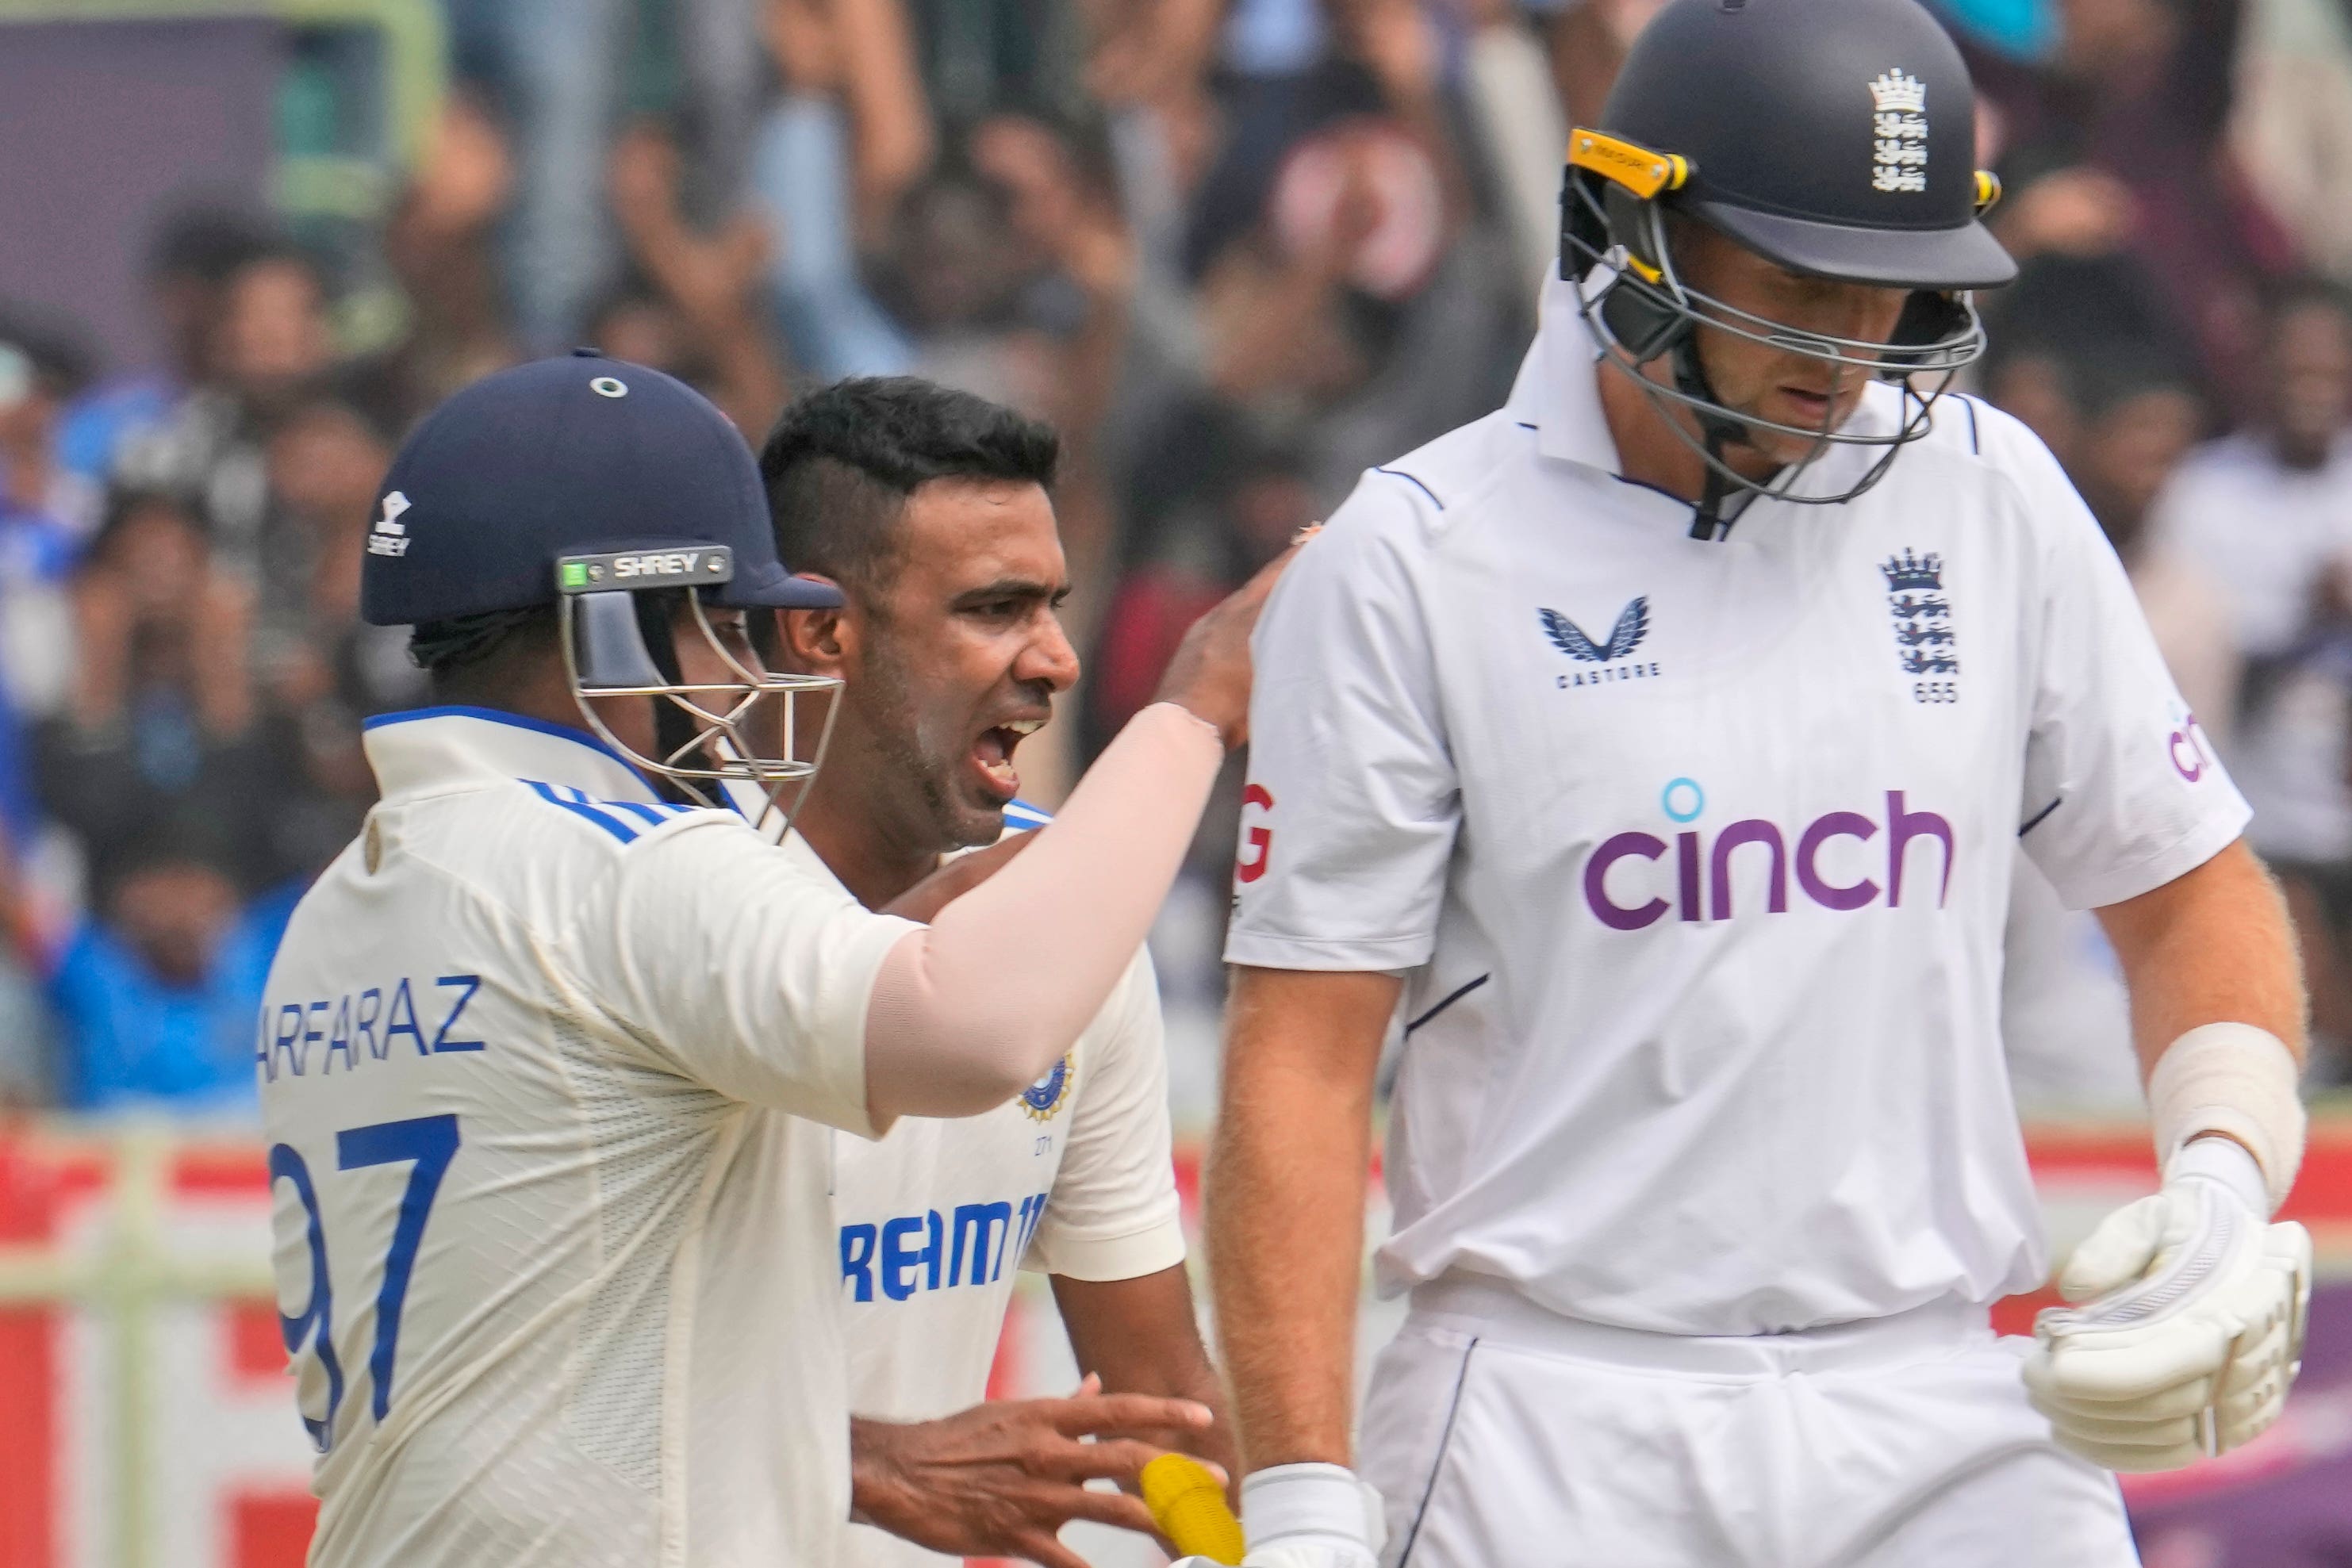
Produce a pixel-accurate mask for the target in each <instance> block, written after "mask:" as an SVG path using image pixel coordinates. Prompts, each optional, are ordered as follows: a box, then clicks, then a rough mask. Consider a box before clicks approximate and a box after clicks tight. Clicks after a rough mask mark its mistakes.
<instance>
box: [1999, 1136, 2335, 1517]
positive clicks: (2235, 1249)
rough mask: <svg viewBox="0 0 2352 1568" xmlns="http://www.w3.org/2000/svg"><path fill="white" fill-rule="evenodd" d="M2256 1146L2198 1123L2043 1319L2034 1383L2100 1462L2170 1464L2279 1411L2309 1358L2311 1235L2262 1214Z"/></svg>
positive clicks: (2120, 1213)
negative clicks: (2152, 1189) (2195, 1133)
mask: <svg viewBox="0 0 2352 1568" xmlns="http://www.w3.org/2000/svg"><path fill="white" fill-rule="evenodd" d="M2268 1210H2269V1197H2268V1195H2267V1194H2266V1192H2265V1191H2264V1188H2263V1174H2262V1168H2261V1167H2260V1166H2257V1165H2256V1164H2255V1163H2254V1159H2253V1156H2252V1155H2249V1154H2248V1153H2246V1151H2245V1150H2244V1149H2243V1148H2242V1147H2240V1146H2239V1145H2237V1144H2235V1143H2233V1142H2231V1140H2229V1139H2227V1138H2200V1139H2198V1140H2196V1141H2195V1142H2193V1143H2190V1144H2189V1145H2187V1146H2186V1147H2185V1148H2183V1149H2182V1150H2181V1151H2180V1153H2179V1155H2175V1156H2174V1158H2173V1160H2172V1162H2171V1165H2170V1168H2169V1169H2168V1170H2167V1172H2166V1173H2165V1183H2164V1190H2163V1191H2161V1192H2159V1193H2158V1194H2157V1195H2156V1196H2155V1197H2144V1198H2141V1199H2140V1200H2139V1201H2138V1202H2137V1203H2134V1204H2129V1205H2126V1207H2123V1208H2120V1209H2117V1210H2116V1212H2115V1213H2113V1214H2111V1215H2109V1216H2107V1218H2105V1220H2104V1221H2102V1222H2101V1223H2100V1225H2099V1228H2097V1229H2096V1230H2095V1231H2093V1232H2092V1233H2091V1236H2090V1238H2089V1239H2087V1240H2085V1241H2084V1243H2083V1245H2082V1246H2081V1247H2079V1248H2077V1249H2075V1251H2074V1257H2073V1258H2072V1259H2071V1260H2069V1261H2068V1262H2067V1264H2066V1268H2065V1270H2064V1272H2063V1273H2062V1274H2061V1275H2060V1276H2059V1279H2058V1293H2059V1294H2060V1295H2062V1296H2063V1297H2064V1298H2065V1299H2066V1300H2067V1301H2072V1302H2075V1303H2078V1304H2076V1305H2074V1306H2068V1307H2051V1308H2048V1309H2045V1310H2044V1311H2043V1312H2042V1313H2041V1314H2040V1316H2039V1317H2037V1318H2036V1319H2035V1320H2034V1324H2033V1337H2034V1341H2035V1344H2034V1349H2033V1353H2032V1355H2030V1356H2029V1357H2028V1358H2027V1360H2026V1363H2025V1386H2026V1391H2027V1394H2028V1396H2029V1397H2030V1398H2031V1399H2032V1401H2033V1406H2034V1408H2035V1409H2037V1410H2039V1411H2041V1412H2042V1414H2043V1415H2044V1416H2048V1417H2049V1418H2050V1425H2051V1428H2052V1435H2053V1436H2054V1437H2056V1438H2057V1440H2058V1442H2059V1443H2060V1444H2061V1445H2062V1446H2063V1447H2064V1448H2069V1449H2072V1450H2073V1451H2074V1452H2075V1453H2077V1454H2080V1455H2081V1456H2082V1457H2083V1458H2086V1459H2089V1460H2090V1461H2091V1462H2092V1463H2094V1464H2098V1465H2105V1466H2106V1467H2107V1468H2108V1469H2116V1470H2168V1469H2178V1468H2179V1467H2180V1466H2182V1465H2185V1464H2188V1463H2189V1462H2190V1461H2191V1460H2193V1459H2197V1458H2203V1457H2205V1456H2207V1455H2210V1454H2219V1453H2221V1452H2223V1451H2225V1450H2227V1449H2230V1448H2236V1447H2237V1446H2238V1445H2240V1444H2241V1443H2243V1442H2246V1441H2247V1440H2249V1439H2250V1438H2252V1437H2255V1436H2257V1435H2258V1434H2260V1433H2261V1432H2262V1431H2263V1429H2264V1428H2266V1427H2269V1426H2270V1424H2271V1423H2272V1422H2273V1421H2274V1420H2276V1419H2277V1418H2278V1413H2279V1409H2280V1407H2281V1406H2283V1405H2284V1403H2285V1402H2286V1391H2287V1389H2288V1387H2289V1386H2290V1385H2292V1384H2293V1383H2294V1375H2295V1374H2296V1373H2297V1372H2298V1371H2300V1370H2301V1368H2302V1357H2303V1330H2304V1319H2305V1313H2306V1312H2307V1311H2308V1309H2309V1306H2310V1301H2311V1236H2310V1233H2309V1232H2307V1231H2305V1229H2304V1228H2303V1227H2302V1226H2300V1225H2295V1224H2293V1223H2288V1224H2284V1225H2271V1224H2266V1223H2265V1222H2264V1220H2265V1216H2266V1215H2267V1213H2268Z"/></svg>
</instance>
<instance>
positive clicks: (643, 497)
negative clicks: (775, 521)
mask: <svg viewBox="0 0 2352 1568" xmlns="http://www.w3.org/2000/svg"><path fill="white" fill-rule="evenodd" d="M841 603H842V596H841V591H840V590H839V589H837V588H835V587H834V586H833V585H832V584H831V583H829V582H821V581H817V580H814V579H810V578H801V577H794V576H793V574H792V573H791V572H789V571H787V570H785V569H784V566H783V564H782V562H781V561H779V560H778V559H776V543H775V534H774V531H773V529H772V528H771V526H770V524H769V521H768V501H767V495H766V492H765V490H764V489H763V488H762V487H761V483H760V468H759V464H758V462H757V461H756V460H755V459H754V458H753V457H752V455H751V447H750V446H749V445H748V444H745V442H744V440H743V438H742V436H741V435H740V434H738V433H737V432H736V429H735V427H734V425H732V424H730V423H728V420H727V416H726V415H725V414H723V413H719V410H718V409H717V408H715V407H713V406H712V404H711V403H710V402H709V399H707V398H705V397H704V396H703V395H702V394H701V393H700V392H696V391H695V390H694V389H693V388H691V387H689V386H688V385H686V384H685V383H684V382H679V381H677V380H674V379H673V378H671V377H669V376H666V375H664V374H662V373H661V372H660V371H655V370H648V369H646V367H645V366H643V365H631V364H624V363H622V362H621V361H616V360H609V359H606V358H605V357H604V356H603V355H602V354H599V353H598V352H596V350H593V349H579V350H573V351H572V354H571V355H570V356H569V357H568V358H564V359H560V360H540V361H535V362H533V363H531V364H527V365H518V366H516V367H515V368H513V369H512V370H508V371H499V373H498V374H496V375H493V376H488V377H486V378H484V379H483V380H481V381H478V382H475V383H474V384H473V385H472V386H469V387H467V388H466V389H465V390H464V391H463V392H458V393H457V394H456V395H455V396H453V397H451V398H450V399H448V401H446V402H444V403H442V405H441V406H440V407H439V408H436V409H435V410H434V411H433V412H432V413H430V414H428V415H426V416H425V422H424V423H421V424H419V425H418V426H417V427H416V429H415V431H414V432H413V433H411V434H410V435H409V437H408V439H407V440H406V441H404V442H403V443H402V444H401V448H400V452H399V455H397V456H395V457H394V459H393V462H392V467H391V470H390V471H389V472H388V473H386V474H385V475H384V479H383V493H382V495H381V497H379V499H378V502H377V506H376V518H375V523H374V525H373V527H372V528H370V529H369V532H368V546H367V559H366V561H365V564H364V566H363V568H362V572H361V577H360V612H361V614H362V616H364V617H365V618H366V619H367V620H368V621H370V622H373V623H375V624H376V625H379V626H399V625H411V624H415V625H425V624H430V623H434V622H452V621H465V620H467V619H468V618H471V617H478V616H481V617H490V618H492V619H493V620H496V619H498V618H500V617H503V616H510V615H513V614H514V613H515V612H530V611H533V610H537V609H538V608H540V607H541V606H552V607H553V608H554V611H555V619H556V624H557V628H558V637H559V642H560V644H561V647H562V656H563V662H564V668H565V671H566V673H567V674H568V676H569V679H570V683H571V685H572V695H573V696H574V697H575V698H576V699H577V700H578V702H579V707H580V715H581V717H582V719H583V721H584V722H585V723H586V725H587V727H589V728H590V729H592V730H593V731H594V732H595V733H596V734H597V735H598V736H599V737H602V738H603V739H604V742H605V744H606V745H608V746H610V747H613V748H614V750H615V751H617V752H618V753H619V754H620V755H622V756H623V757H625V758H627V759H628V760H629V761H630V762H631V763H633V764H634V765H635V766H636V767H637V768H639V769H641V770H642V771H644V772H645V773H646V774H647V775H649V776H653V777H656V778H659V779H664V780H667V783H668V784H669V785H670V786H674V787H675V788H676V789H677V790H678V791H679V792H681V793H683V794H685V795H687V796H688V797H690V798H691V799H693V800H698V801H700V802H702V803H703V804H705V805H713V806H717V805H733V806H735V807H736V808H738V809H739V810H746V811H747V812H749V811H750V810H752V809H753V808H754V807H756V808H757V809H758V810H759V811H761V813H764V812H766V811H768V810H776V811H781V812H782V814H783V816H784V820H785V821H787V822H789V821H790V820H791V816H792V813H793V810H795V809H796V808H797V805H798V801H799V800H800V799H803V798H805V795H806V790H807V788H808V785H809V783H810V782H811V781H812V780H813V779H814V778H815V775H816V768H817V764H818V762H819V760H821V758H823V756H824V736H825V735H827V734H830V733H831V729H832V721H833V715H834V713H835V711H836V709H837V705H835V704H833V703H831V702H828V703H827V705H826V708H825V713H824V721H823V728H822V729H821V730H819V732H818V735H817V738H816V742H815V745H814V748H813V750H812V751H811V753H810V755H808V756H805V757H803V756H802V755H801V754H800V752H799V749H798V748H799V746H800V744H801V738H802V733H803V726H802V725H801V724H800V723H798V722H797V720H796V716H795V709H794V705H795V703H796V702H797V701H798V699H800V698H802V697H809V696H820V695H822V696H828V697H829V696H830V695H833V694H834V693H835V692H837V691H838V690H839V688H840V685H841V683H840V681H839V680H838V679H836V678H835V677H832V676H821V675H807V674H792V673H787V672H780V671H773V670H768V669H765V668H763V667H761V664H760V663H759V660H758V658H757V656H756V655H755V654H753V653H751V647H750V643H749V640H748V639H747V638H746V637H745V636H744V635H743V634H742V633H741V632H736V633H734V634H733V635H731V636H730V635H723V634H722V633H721V632H719V630H718V629H717V628H716V627H715V626H714V624H713V623H712V621H711V618H710V615H709V610H710V608H711V607H713V606H721V607H725V608H728V609H735V610H763V609H765V610H830V609H835V608H837V607H838V606H840V604H841ZM680 614H684V615H686V616H687V617H688V620H687V621H680V620H679V618H678V617H679V616H680ZM682 629H683V630H684V631H685V632H686V634H688V635H695V634H698V635H699V636H700V638H701V639H702V640H703V642H704V644H705V645H706V646H707V648H708V649H709V652H710V653H712V654H713V655H715V659H711V660H698V661H697V664H698V671H699V672H700V673H699V674H689V673H688V671H687V670H686V668H685V665H684V664H683V663H682V661H681V659H680V657H679V643H678V642H677V638H678V636H679V635H680V632H681V630H682ZM714 665H715V667H716V668H717V670H718V671H719V674H712V673H711V670H712V668H713V667H714ZM614 699H624V700H646V701H650V702H652V703H653V704H654V720H655V740H656V745H655V747H654V751H653V752H652V753H651V754H648V753H646V752H644V751H640V750H638V749H635V748H634V747H631V746H629V745H628V744H627V742H626V741H625V740H624V739H623V738H622V737H620V736H619V735H617V734H615V733H614V730H613V728H612V727H611V726H610V725H609V724H608V723H607V722H606V718H605V716H604V713H603V712H602V711H601V709H600V704H603V703H605V702H609V701H612V700H614ZM788 793H789V794H791V795H792V796H793V800H792V803H791V804H789V805H788V804H787V803H786V796H787V794H788Z"/></svg>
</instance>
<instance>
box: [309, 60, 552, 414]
mask: <svg viewBox="0 0 2352 1568" xmlns="http://www.w3.org/2000/svg"><path fill="white" fill-rule="evenodd" d="M513 184H514V167H513V160H512V157H511V155H510V154H509V152H508V149H507V144H506V141H505V138H504V137H503V136H502V135H501V134H500V132H499V128H498V126H497V124H496V123H495V122H494V121H493V120H491V118H490V116H489V114H488V111H487V110H484V109H483V108H482V107H481V106H480V105H479V104H478V103H477V102H476V101H474V100H473V99H470V98H467V97H463V96H460V97H457V98H453V99H451V100H450V101H449V103H448V104H447V106H446V107H445V108H444V109H443V110H442V112H441V119H440V121H439V123H438V125H437V126H436V129H435V134H434V138H433V144H432V148H431V151H430V152H428V153H427V154H426V156H425V162H424V163H423V165H422V166H421V167H420V168H419V169H418V170H417V172H416V175H415V179H414V180H413V181H412V182H411V183H410V185H409V187H408V189H407V191H406V192H405V193H404V194H403V196H402V197H401V200H400V202H399V204H398V205H397V206H395V207H394V210H393V214H392V217H391V220H390V222H389V223H388V224H387V225H385V228H384V235H383V248H384V256H385V258H386V259H387V260H388V261H389V262H390V263H391V265H392V268H393V271H394V274H395V275H397V277H399V279H400V283H401V287H402V290H403V293H404V296H405V298H406V301H407V306H408V313H409V314H408V324H407V331H406V333H405V335H404V337H403V338H402V340H400V341H399V342H398V343H397V344H395V345H394V347H393V348H392V349H391V350H389V351H387V352H384V353H382V354H378V355H376V356H373V357H372V358H370V359H368V360H366V361H362V362H359V363H356V364H353V365H351V366H349V367H347V368H346V370H345V371H344V372H343V373H342V374H341V376H340V377H339V378H338V380H339V382H340V383H341V385H340V391H341V395H342V396H343V397H344V399H345V400H346V401H348V402H351V403H352V405H353V406H354V407H356V408H357V409H358V410H359V411H360V412H361V413H363V414H364V415H365V417H366V418H368V419H369V420H370V421H371V422H372V423H374V424H376V425H377V426H378V427H380V428H382V429H384V430H390V431H404V430H406V429H407V428H408V426H409V425H410V424H411V423H414V422H415V420H417V419H418V418H420V417H422V416H423V415H424V413H425V411H426V410H428V409H430V408H432V407H433V406H434V405H435V404H436V403H437V402H440V401H441V400H442V399H443V398H445V397H446V396H448V395H449V394H450V393H451V392H456V391H457V390H458V389H459V388H460V387H463V386H466V385H467V384H469V383H471V382H475V381H478V380H479V379H480V378H481V377H483V376H486V375H488V374H489V372H491V371H495V370H499V369H503V368H504V367H505V366H507V365H509V364H512V363H513V362H514V361H516V360H517V359H519V358H520V357H521V353H522V350H521V348H520V345H519V344H518V343H517V342H516V341H515V338H514V334H513V333H512V331H511V330H510V329H509V326H508V322H507V319H506V299H505V296H504V292H503V289H502V287H501V279H500V277H499V270H498V258H497V251H496V246H494V244H493V243H492V242H493V236H494V235H495V232H496V227H497V223H498V220H499V216H500V215H501V214H503V213H504V212H505V211H506V209H507V205H508V201H509V196H510V194H511V193H512V189H513Z"/></svg>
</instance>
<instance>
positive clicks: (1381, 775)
mask: <svg viewBox="0 0 2352 1568" xmlns="http://www.w3.org/2000/svg"><path fill="white" fill-rule="evenodd" d="M1413 494H1414V492H1413V491H1412V487H1411V482H1410V481H1408V480H1404V479H1401V478H1398V477H1396V476H1389V475H1382V474H1379V473H1372V474H1368V475H1366V476H1364V479H1363V481H1362V483H1360V485H1358V486H1357V487H1356V491H1355V494H1354V495H1352V496H1350V497H1349V498H1348V501H1347V503H1346V504H1345V505H1344V506H1342V507H1340V508H1339V510H1338V511H1337V512H1335V513H1334V514H1332V517H1331V520H1330V523H1329V525H1328V527H1326V528H1324V530H1323V532H1322V533H1321V534H1320V535H1318V537H1317V538H1315V539H1314V541H1313V542H1312V543H1310V544H1308V545H1307V548H1306V549H1302V550H1301V551H1299V553H1298V556H1297V559H1295V560H1293V561H1292V562H1291V564H1290V567H1289V570H1287V571H1286V572H1285V573H1284V574H1283V578H1282V580H1281V581H1280V582H1279V583H1277V584H1276V587H1275V591H1274V595H1273V598H1272V599H1271V601H1269V602H1268V603H1267V605H1266V608H1265V613H1264V614H1263V615H1262V616H1261V617H1260V618H1259V621H1258V625H1257V632H1256V634H1255V639H1254V641H1253V643H1252V647H1253V651H1254V653H1255V660H1256V671H1257V674H1256V682H1257V684H1256V689H1255V693H1254V695H1253V696H1252V698H1251V702H1250V754H1249V782H1248V784H1247V786H1246V788H1245V789H1244V792H1243V795H1242V820H1241V852H1240V857H1239V860H1238V861H1237V862H1236V864H1235V866H1234V917H1233V924H1232V926H1231V928H1230V930H1229V933H1228V935H1227V937H1226V943H1225V957H1226V959H1227V961H1229V962H1231V963H1235V964H1253V965H1257V966H1260V967H1266V968H1276V969H1338V970H1396V969H1410V968H1413V967H1417V966H1419V965H1420V964H1422V963H1423V962H1424V961H1425V960H1426V959H1427V958H1428V956H1429V954H1430V949H1431V946H1432V945H1433V942H1434V940H1435V934H1436V929H1437V916H1438V910H1439V907H1440V905H1441V904H1442V903H1443V901H1444V891H1445V871H1446V865H1447V862H1448V861H1449V860H1450V859H1451V857H1452V854H1453V850H1454V832H1455V830H1456V827H1457V825H1458V823H1459V820H1460V816H1459V813H1460V801H1459V795H1458V792H1457V789H1456V787H1455V780H1454V760H1453V757H1452V755H1451V753H1450V751H1449V749H1448V747H1447V743H1446V737H1445V729H1444V717H1443V714H1442V710H1441V707H1440V705H1439V701H1438V691H1437V678H1436V674H1435V670H1434V666H1433V654H1432V652H1431V648H1430V643H1429V633H1428V625H1427V621H1426V617H1425V615H1424V613H1423V603H1422V601H1421V598H1420V595H1419V594H1418V593H1417V592H1416V591H1415V582H1414V578H1415V574H1414V572H1413V570H1412V559H1413V557H1414V556H1415V554H1416V553H1417V552H1418V551H1419V550H1420V549H1422V548H1423V542H1422V541H1423V525H1422V519H1421V517H1420V513H1419V511H1418V509H1417V507H1418V503H1417V502H1416V501H1415V500H1414V499H1413Z"/></svg>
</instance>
